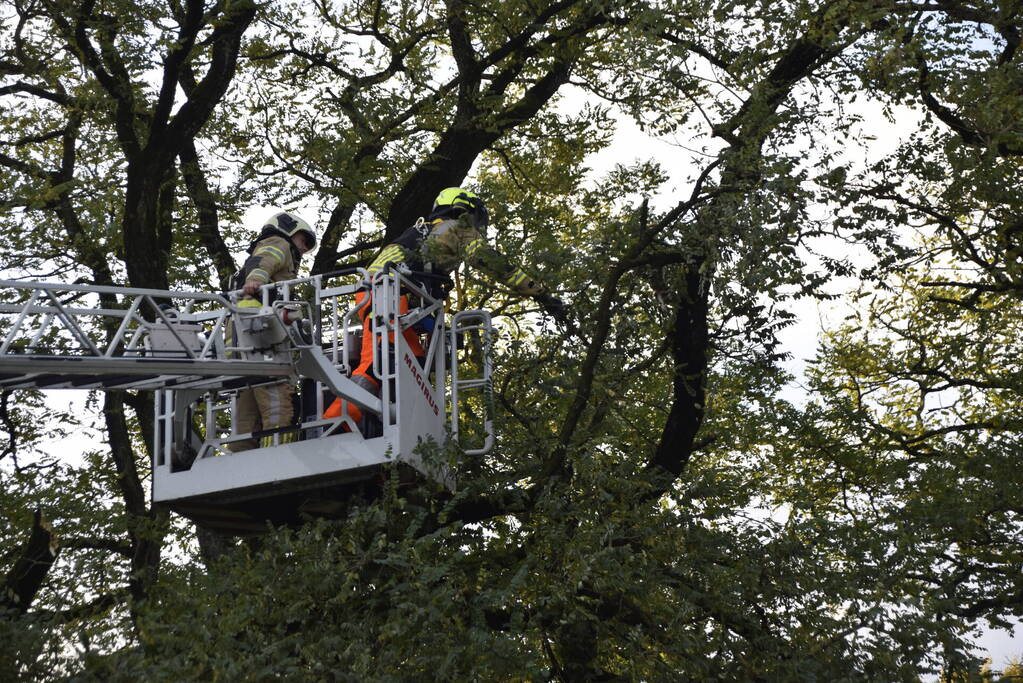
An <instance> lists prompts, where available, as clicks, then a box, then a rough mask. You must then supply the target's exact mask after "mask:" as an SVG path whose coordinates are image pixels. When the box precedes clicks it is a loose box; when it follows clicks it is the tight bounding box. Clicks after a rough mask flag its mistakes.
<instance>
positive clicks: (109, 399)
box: [0, 0, 1023, 681]
mask: <svg viewBox="0 0 1023 683" xmlns="http://www.w3.org/2000/svg"><path fill="white" fill-rule="evenodd" d="M0 13H2V14H0V16H2V24H0V26H2V28H0V102H2V103H3V106H2V108H0V183H2V185H3V187H4V188H5V190H6V191H5V192H4V193H3V194H2V195H0V226H2V227H3V228H4V237H3V239H0V268H2V269H3V272H4V276H5V277H6V278H8V279H13V278H17V279H35V280H57V281H63V282H78V283H94V284H103V285H126V286H136V287H150V288H168V287H174V288H181V289H200V290H218V289H220V288H222V287H223V286H224V284H225V283H226V280H227V278H228V277H229V276H230V274H231V273H232V272H233V271H234V270H235V268H236V263H237V262H238V261H237V257H238V256H239V255H240V254H241V251H242V248H243V246H244V245H245V244H247V243H248V242H249V240H251V239H252V236H253V230H254V229H256V228H258V226H252V225H241V221H242V218H243V216H244V215H245V214H246V212H247V210H248V209H249V208H250V207H252V206H281V207H285V206H296V205H297V206H300V207H305V210H306V211H307V212H309V217H311V218H312V217H315V218H316V219H317V221H316V225H317V228H318V231H319V232H320V236H321V239H320V245H319V248H318V250H317V251H316V253H315V254H314V255H313V257H312V258H311V259H307V263H306V264H304V268H305V272H311V273H323V272H328V271H330V270H333V269H335V268H336V267H338V266H345V265H353V264H365V263H366V262H367V261H368V260H369V259H371V258H372V256H373V255H374V253H376V250H377V249H378V248H379V247H380V246H381V245H382V244H385V243H386V242H387V241H389V240H391V239H393V238H394V237H396V236H397V235H398V234H399V233H400V232H401V231H402V230H404V229H405V228H406V227H408V226H409V225H411V224H412V223H413V222H414V221H415V219H416V218H417V217H418V216H421V215H424V214H425V213H426V212H428V211H429V208H430V204H431V202H432V199H433V197H434V196H435V195H436V194H437V192H438V191H439V190H441V189H443V188H445V187H449V186H454V185H465V186H468V187H471V188H473V189H474V191H476V192H477V193H478V194H479V195H480V196H481V197H483V198H484V199H485V201H486V202H487V205H488V207H489V209H490V213H491V224H492V226H493V227H492V229H491V234H490V235H489V239H490V241H491V242H493V243H494V245H495V246H497V247H498V248H499V249H500V250H501V251H503V252H505V253H507V254H508V255H509V256H511V257H513V258H514V259H515V260H517V261H518V262H521V263H523V264H524V265H525V266H526V268H527V269H529V270H530V271H531V272H533V273H535V274H536V275H537V276H538V277H539V278H540V279H542V280H544V281H545V282H548V283H550V284H551V286H552V288H553V289H554V290H555V292H556V293H557V294H558V296H560V297H562V298H563V299H564V300H565V301H566V303H567V304H568V310H569V314H570V318H571V320H570V321H569V322H568V324H554V323H552V321H550V320H549V319H547V318H545V317H544V316H543V314H542V312H541V311H538V309H537V306H536V305H535V304H534V303H533V302H532V301H530V300H528V299H527V300H522V299H518V298H516V297H515V296H514V295H513V294H512V293H511V292H509V291H507V290H506V289H505V288H504V287H503V286H501V285H500V284H497V283H493V282H490V281H488V280H485V279H480V278H478V277H477V276H476V275H475V274H474V273H473V272H472V271H469V270H466V271H462V272H461V273H460V274H459V277H460V278H462V281H463V282H464V286H463V287H460V288H459V297H460V298H461V301H459V302H458V303H459V304H460V305H462V306H463V307H468V308H488V309H490V310H492V311H493V312H494V314H495V318H496V320H497V325H498V327H499V330H500V340H499V343H498V345H497V357H496V370H495V372H496V376H495V385H494V399H495V403H496V405H497V408H498V411H497V413H498V426H497V433H498V440H497V445H496V447H495V449H494V450H493V452H492V453H491V454H489V455H487V456H485V457H478V458H471V457H469V458H464V459H463V460H462V461H461V462H460V464H459V466H458V473H457V475H458V481H459V486H458V489H457V493H455V494H454V495H451V494H448V493H447V492H445V491H443V490H440V489H437V490H434V489H432V488H430V486H429V485H427V484H423V485H422V486H420V487H418V488H417V489H416V490H415V491H414V492H409V491H408V490H407V487H404V486H399V482H398V481H397V479H395V481H393V482H391V485H389V486H387V487H385V491H384V493H383V495H382V496H380V497H379V498H372V499H353V500H351V501H348V506H347V507H346V508H345V510H344V513H343V514H342V515H341V516H340V518H339V519H334V520H311V521H310V522H309V523H308V524H306V525H304V526H303V527H301V528H297V529H279V530H275V531H273V532H271V533H268V534H267V535H266V536H265V537H262V538H260V539H259V540H258V541H250V542H248V543H239V542H237V541H235V540H233V539H225V538H219V537H216V536H214V535H212V534H209V533H206V532H204V531H203V530H201V529H199V530H197V529H196V528H195V527H194V526H193V525H191V524H190V523H189V522H187V520H183V519H181V518H178V517H176V516H173V515H169V514H168V513H167V512H166V511H165V510H163V509H161V508H160V507H159V506H154V505H153V504H152V501H151V500H149V494H148V484H147V479H148V477H149V467H150V465H149V458H150V449H151V443H152V434H153V421H154V416H153V406H152V395H151V394H149V393H146V392H124V391H120V392H105V393H101V394H95V395H92V396H90V398H89V400H88V410H87V412H86V413H85V414H84V415H81V416H77V417H72V416H68V415H66V414H64V412H63V411H61V410H58V409H55V408H54V404H53V403H52V402H49V401H48V400H47V397H46V396H45V395H43V394H41V393H39V392H33V391H18V392H11V391H4V392H3V393H2V395H0V430H2V432H3V441H4V446H3V451H2V453H0V482H2V486H0V499H2V510H3V514H2V515H0V548H2V551H3V557H4V562H3V564H2V565H0V571H3V572H5V590H4V592H3V593H2V594H0V632H2V634H3V637H4V639H5V641H6V642H7V643H8V645H7V646H6V647H5V648H4V650H3V653H2V654H0V672H2V675H3V677H4V678H5V679H7V678H23V679H41V678H47V679H49V678H62V677H68V678H76V677H85V678H96V679H104V680H106V679H115V680H121V679H124V680H128V679H140V678H141V679H155V680H170V679H173V680H180V679H188V680H192V679H196V680H198V679H216V678H226V679H228V680H235V679H269V678H274V677H286V678H289V679H292V678H293V679H298V680H305V679H309V680H322V679H331V678H344V679H349V678H350V679H352V680H409V679H411V680H419V679H455V680H459V679H465V680H472V679H478V680H562V681H576V680H618V679H623V680H688V679H695V680H705V679H721V680H797V679H798V680H811V679H812V680H821V679H840V680H849V679H855V680H860V679H865V680H919V679H920V677H922V676H925V675H927V674H929V673H930V674H933V673H939V672H940V673H942V674H943V675H945V676H947V677H948V678H949V679H950V680H951V679H952V678H953V677H955V676H968V675H972V674H970V672H974V671H977V670H978V666H979V665H978V653H976V652H975V651H973V649H972V647H971V641H972V638H973V637H974V636H975V635H976V633H977V632H978V630H979V629H981V628H985V627H996V628H997V627H1009V626H1011V625H1012V624H1013V623H1014V620H1015V619H1019V618H1020V617H1023V572H1021V571H1020V566H1021V562H1023V526H1021V521H1023V520H1021V515H1023V486H1021V484H1023V467H1020V462H1019V458H1020V453H1021V445H1023V444H1021V433H1023V422H1021V418H1020V414H1021V407H1023V405H1021V404H1023V366H1021V361H1020V358H1021V357H1023V348H1020V344H1021V342H1020V339H1021V338H1023V335H1021V332H1023V319H1021V310H1023V309H1021V307H1020V304H1021V300H1023V218H1021V217H1023V192H1021V190H1023V179H1021V174H1020V171H1021V163H1020V160H1021V159H1023V128H1021V123H1020V122H1021V121H1023V98H1021V97H1020V88H1021V86H1023V56H1021V54H1020V50H1019V47H1020V40H1021V34H1020V32H1021V30H1023V7H1020V6H1019V3H1015V2H1008V1H1004V0H970V1H968V2H959V1H953V0H932V1H930V2H923V1H914V0H908V1H904V0H868V1H864V0H820V1H818V2H808V1H803V0H783V1H778V2H754V1H753V0H729V1H727V2H726V1H724V0H709V1H703V2H692V1H690V0H663V1H656V0H655V1H650V0H551V1H548V0H539V1H533V0H444V1H443V2H440V1H434V0H373V1H371V2H370V1H366V0H336V1H328V0H315V1H313V2H279V3H261V2H253V1H252V0H224V1H219V2H204V0H174V1H173V2H169V3H159V2H126V1H124V0H78V1H75V2H72V1H70V0H15V1H14V2H12V3H8V4H5V5H4V6H3V7H0ZM629 119H631V121H632V122H634V123H635V124H636V125H637V126H638V127H639V128H640V129H641V130H642V131H644V132H645V133H646V134H649V135H651V136H660V137H662V138H666V139H670V140H673V141H674V143H675V144H676V145H677V150H678V151H677V155H676V156H675V157H674V158H673V159H670V160H666V159H663V158H662V159H660V160H656V159H643V158H635V155H632V156H630V157H629V158H627V159H621V160H620V162H621V163H617V164H615V165H614V166H613V167H611V168H608V169H602V168H601V169H597V168H593V163H594V158H595V156H596V155H597V154H598V153H600V152H601V151H602V150H606V149H607V148H608V147H609V145H611V144H612V143H613V141H614V139H615V132H616V128H617V127H618V126H619V125H620V123H621V122H622V121H624V120H629ZM879 137H880V138H881V139H880V140H879ZM802 301H817V302H820V305H821V306H822V307H825V308H828V309H829V310H831V311H833V312H834V313H833V315H832V316H830V317H829V319H831V320H834V322H829V323H828V324H827V325H826V326H825V329H823V330H822V332H821V335H820V339H819V340H818V345H817V350H816V352H815V353H814V355H813V357H812V358H809V359H806V360H807V370H806V373H805V375H803V376H799V375H794V374H793V370H792V368H793V364H792V363H790V362H788V361H790V360H791V355H790V353H789V349H788V348H787V347H786V345H785V343H784V341H785V339H787V338H790V336H791V334H792V330H793V329H798V330H810V331H809V332H806V333H805V334H810V335H812V334H815V332H814V331H813V330H814V329H815V328H814V327H813V326H812V324H811V325H808V324H807V321H805V320H800V319H799V318H798V317H797V315H796V313H795V312H794V311H795V310H796V305H797V304H798V303H800V302H802ZM800 310H802V309H800ZM4 324H8V323H4ZM793 326H796V327H795V328H794V327H793ZM3 331H4V330H2V329H0V332H3ZM786 335H789V337H787V336H786ZM76 430H91V431H93V432H94V433H95V434H96V435H97V436H98V438H99V439H100V440H101V441H102V443H103V446H102V447H100V448H96V449H88V450H86V452H72V451H71V449H70V448H69V447H68V446H67V445H65V446H64V447H63V452H60V451H61V448H56V449H55V448H49V449H48V450H47V449H44V448H43V447H42V444H44V443H45V442H47V441H56V440H59V439H61V438H63V437H64V436H65V435H68V434H70V433H72V432H73V431H76ZM65 443H67V442H65ZM72 443H73V442H72ZM236 457H244V456H243V455H239V456H236ZM963 680H967V678H963Z"/></svg>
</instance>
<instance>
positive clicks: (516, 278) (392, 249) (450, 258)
mask: <svg viewBox="0 0 1023 683" xmlns="http://www.w3.org/2000/svg"><path fill="white" fill-rule="evenodd" d="M488 222H489V216H488V214H487V209H486V207H485V206H484V204H483V200H481V199H480V198H479V197H478V196H476V194H475V193H473V192H471V191H469V190H466V189H463V188H461V187H449V188H447V189H445V190H442V191H441V193H440V194H439V195H437V199H436V200H435V201H434V203H433V210H432V211H431V213H430V215H429V216H428V217H427V218H425V219H422V218H420V219H419V221H417V222H416V224H415V225H413V226H412V227H411V228H409V229H407V230H406V231H405V232H403V233H402V234H401V235H400V236H399V237H398V239H396V240H395V241H394V242H392V243H391V244H389V245H387V246H386V247H384V249H383V250H382V251H381V252H380V254H379V255H378V256H377V257H376V258H375V259H374V260H373V262H372V263H371V264H370V266H369V269H368V270H369V274H370V277H375V276H376V275H377V274H378V273H380V272H381V271H382V270H383V269H384V268H386V267H387V266H388V265H389V264H390V265H393V266H399V267H401V266H402V265H404V266H406V267H407V268H408V269H409V270H412V271H420V272H421V271H429V272H433V273H439V274H445V275H446V274H448V273H450V272H451V271H452V270H454V269H455V268H457V267H458V264H459V263H460V262H462V261H465V262H467V263H468V264H469V265H471V266H473V267H475V268H478V269H479V270H482V271H483V272H484V273H486V274H487V275H489V276H490V277H492V278H494V279H495V280H499V281H501V282H504V283H506V284H507V285H509V286H510V287H511V288H512V289H513V290H514V291H515V292H516V293H517V294H519V295H520V296H524V297H526V296H528V297H531V298H533V299H535V300H536V301H538V302H539V303H540V304H541V305H542V306H543V307H544V308H545V309H546V310H547V311H548V312H549V313H551V314H552V315H553V316H555V317H556V318H559V319H560V318H561V317H562V316H563V315H564V304H563V303H562V301H561V300H560V299H558V298H557V297H554V296H552V295H551V294H550V293H549V292H548V290H547V288H546V287H545V286H544V284H543V283H541V282H540V281H539V280H537V279H535V278H533V277H532V276H531V275H529V274H528V273H526V272H525V271H524V270H522V269H521V268H518V267H516V266H515V265H514V264H513V263H511V261H509V260H508V258H507V257H505V256H504V255H503V254H501V253H500V252H498V251H497V250H495V249H494V248H493V247H490V246H489V245H488V244H487V243H486V241H485V240H484V238H483V235H484V234H485V231H486V227H487V223H488ZM355 303H356V306H358V307H359V316H360V318H361V319H362V325H363V328H362V349H361V354H360V357H359V366H358V367H357V368H356V369H355V370H354V371H353V372H352V380H353V381H354V382H355V383H356V384H358V385H359V386H361V387H362V388H364V389H366V390H367V391H369V392H370V393H372V394H373V395H374V396H379V395H380V382H379V381H378V380H377V378H376V377H374V376H373V375H372V367H373V351H374V346H375V345H374V342H373V335H372V333H371V331H370V316H369V312H370V307H371V303H372V302H371V297H370V295H369V293H368V292H360V293H359V294H357V295H356V298H355ZM404 303H405V302H404V301H403V302H402V304H403V305H404ZM405 339H406V341H407V342H408V343H409V347H410V348H411V349H412V351H413V353H415V354H416V355H417V356H419V357H421V356H422V355H424V354H423V353H422V349H421V347H420V345H419V339H418V336H417V335H416V334H415V332H413V331H412V330H406V331H405ZM341 406H342V401H341V400H340V399H335V400H334V402H333V403H332V404H331V405H330V407H329V408H328V409H327V411H326V412H325V413H324V417H328V418H329V417H338V416H339V415H340V414H341ZM348 413H349V415H351V417H352V419H353V420H355V421H358V420H360V419H361V418H362V411H361V410H360V409H359V408H358V406H355V405H353V404H351V403H349V404H348Z"/></svg>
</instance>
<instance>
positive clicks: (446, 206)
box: [431, 187, 490, 229]
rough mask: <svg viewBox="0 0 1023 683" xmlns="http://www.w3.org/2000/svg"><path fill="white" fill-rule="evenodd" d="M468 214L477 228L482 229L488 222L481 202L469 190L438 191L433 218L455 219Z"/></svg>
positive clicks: (450, 188)
mask: <svg viewBox="0 0 1023 683" xmlns="http://www.w3.org/2000/svg"><path fill="white" fill-rule="evenodd" d="M463 213H468V214H469V216H470V217H471V218H472V221H473V223H474V224H475V225H476V227H477V228H480V229H482V228H484V227H486V225H487V222H488V220H489V218H490V217H489V215H488V214H487V207H486V206H484V205H483V200H482V199H480V198H479V197H478V196H476V193H475V192H473V191H471V190H466V189H464V188H461V187H449V188H446V189H444V190H441V191H440V194H438V195H437V199H435V200H434V202H433V213H432V214H431V216H432V217H433V218H457V217H458V216H460V215H462V214H463Z"/></svg>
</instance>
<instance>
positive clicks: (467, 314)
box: [448, 310, 494, 455]
mask: <svg viewBox="0 0 1023 683" xmlns="http://www.w3.org/2000/svg"><path fill="white" fill-rule="evenodd" d="M466 320H476V321H477V322H475V323H474V324H466V323H465V322H464V321H466ZM471 330H482V331H483V358H482V360H483V367H482V373H481V376H480V377H477V378H471V379H461V378H460V377H459V376H458V373H459V363H458V335H460V334H464V333H465V332H469V331H471ZM449 334H450V339H449V342H448V343H449V346H450V349H451V438H452V439H453V440H454V441H455V442H456V443H457V441H458V436H459V428H460V425H459V401H460V397H461V394H462V392H463V391H465V390H469V389H482V390H483V405H484V410H485V411H486V416H485V417H484V420H483V433H484V441H483V446H482V447H481V448H476V449H465V451H464V452H465V454H466V455H485V454H486V453H489V452H490V450H491V449H492V448H493V446H494V407H493V393H492V392H493V380H492V372H493V364H492V361H491V350H492V345H493V325H492V322H491V319H490V313H489V312H487V311H483V310H468V311H459V312H458V313H455V314H454V315H453V316H452V318H451V328H450V330H449Z"/></svg>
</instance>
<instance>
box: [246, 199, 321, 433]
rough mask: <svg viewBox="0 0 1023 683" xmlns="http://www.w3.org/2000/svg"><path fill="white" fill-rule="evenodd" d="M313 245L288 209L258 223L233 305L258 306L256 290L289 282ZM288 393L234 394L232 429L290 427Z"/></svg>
mask: <svg viewBox="0 0 1023 683" xmlns="http://www.w3.org/2000/svg"><path fill="white" fill-rule="evenodd" d="M315 246H316V233H315V232H313V229H312V228H311V227H309V224H308V223H306V222H305V221H304V220H302V218H301V217H299V216H298V215H297V214H295V213H294V212H293V211H282V212H280V213H276V214H274V215H273V216H271V217H270V218H269V219H268V220H267V221H266V223H264V224H263V229H262V231H261V232H260V233H259V236H257V237H256V239H255V240H253V241H252V243H251V244H250V245H249V257H248V258H247V259H246V260H245V263H244V265H242V269H241V270H240V271H238V272H237V273H235V276H234V278H232V288H233V289H240V290H242V292H243V293H244V294H243V296H242V298H241V300H240V301H239V302H238V306H239V307H241V308H259V307H260V306H261V305H262V304H261V299H260V297H259V289H260V287H262V286H263V285H265V284H268V283H270V282H283V281H285V280H294V279H295V278H296V277H297V272H298V264H299V261H301V259H302V255H303V254H305V253H306V252H308V251H310V250H311V249H313V248H314V247H315ZM229 334H230V333H229ZM229 343H230V342H229ZM292 394H294V387H293V386H292V385H291V383H290V382H287V381H285V382H278V383H276V384H268V385H263V386H258V387H252V388H249V389H243V390H242V391H240V392H239V393H238V399H237V403H236V406H235V407H236V411H235V415H234V422H235V431H236V432H237V433H239V434H248V433H250V432H256V431H260V430H268V429H276V428H278V427H285V426H287V425H289V424H291V419H292V417H293V413H294V408H293V407H292V402H291V397H292ZM289 436H291V435H282V437H281V442H282V443H283V442H286V441H288V440H289V438H288V437H289ZM272 443H273V437H272V436H266V437H263V438H262V439H260V442H259V443H258V446H260V447H266V446H270V445H272ZM256 447H257V442H256V440H255V439H247V440H245V441H238V442H235V443H233V444H231V445H230V447H229V448H230V450H232V451H235V452H237V451H246V450H249V449H251V448H256Z"/></svg>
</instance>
